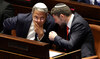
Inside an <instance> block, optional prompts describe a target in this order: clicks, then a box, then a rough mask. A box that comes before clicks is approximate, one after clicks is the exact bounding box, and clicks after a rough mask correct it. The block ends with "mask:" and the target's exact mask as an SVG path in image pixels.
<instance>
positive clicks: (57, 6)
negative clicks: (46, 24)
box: [55, 4, 66, 8]
mask: <svg viewBox="0 0 100 59" xmlns="http://www.w3.org/2000/svg"><path fill="white" fill-rule="evenodd" d="M64 6H66V5H65V4H64V5H56V6H55V8H59V7H64Z"/></svg>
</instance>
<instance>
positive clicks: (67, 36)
mask: <svg viewBox="0 0 100 59" xmlns="http://www.w3.org/2000/svg"><path fill="white" fill-rule="evenodd" d="M66 29H67V40H68V34H69V31H68V30H69V27H68V26H67V28H66Z"/></svg>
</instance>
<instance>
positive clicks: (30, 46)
mask: <svg viewBox="0 0 100 59" xmlns="http://www.w3.org/2000/svg"><path fill="white" fill-rule="evenodd" d="M0 49H2V50H6V51H10V52H14V53H19V54H23V55H28V56H33V57H37V58H43V59H48V58H49V47H48V43H43V42H39V41H32V40H27V39H24V38H20V37H15V36H10V35H5V34H0Z"/></svg>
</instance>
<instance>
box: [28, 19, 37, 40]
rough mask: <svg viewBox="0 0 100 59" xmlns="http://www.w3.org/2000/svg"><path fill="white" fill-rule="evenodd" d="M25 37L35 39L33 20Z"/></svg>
mask: <svg viewBox="0 0 100 59" xmlns="http://www.w3.org/2000/svg"><path fill="white" fill-rule="evenodd" d="M27 39H29V40H34V39H35V31H34V24H33V21H32V22H31V26H30V28H29V31H28V35H27Z"/></svg>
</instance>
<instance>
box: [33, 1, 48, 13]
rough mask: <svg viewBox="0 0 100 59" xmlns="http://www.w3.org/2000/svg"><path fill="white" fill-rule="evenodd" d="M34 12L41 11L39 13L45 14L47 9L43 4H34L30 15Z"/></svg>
mask: <svg viewBox="0 0 100 59" xmlns="http://www.w3.org/2000/svg"><path fill="white" fill-rule="evenodd" d="M35 10H38V11H41V12H45V13H47V12H48V8H47V6H46V5H45V4H44V3H41V2H39V3H36V4H35V5H34V6H33V8H32V13H33V12H34V11H35Z"/></svg>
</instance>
